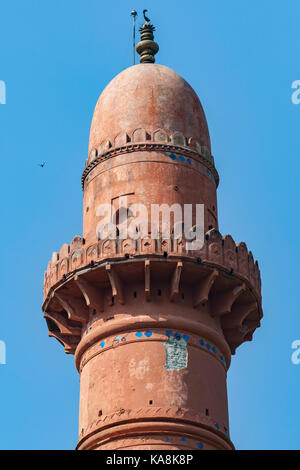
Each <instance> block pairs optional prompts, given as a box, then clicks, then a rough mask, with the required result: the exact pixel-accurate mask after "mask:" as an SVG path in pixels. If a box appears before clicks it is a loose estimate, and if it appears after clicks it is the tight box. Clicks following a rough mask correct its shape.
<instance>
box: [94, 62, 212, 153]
mask: <svg viewBox="0 0 300 470" xmlns="http://www.w3.org/2000/svg"><path fill="white" fill-rule="evenodd" d="M135 129H143V130H145V131H146V133H147V135H148V136H149V139H150V140H152V136H153V134H154V133H155V132H156V131H157V130H159V129H161V130H162V131H164V132H165V133H166V135H167V136H168V138H169V140H171V137H172V134H174V133H179V134H180V133H181V134H182V135H183V136H184V138H185V141H186V142H187V143H188V141H189V139H191V138H193V139H194V140H195V141H198V143H199V145H200V146H206V147H208V149H209V150H210V138H209V131H208V127H207V123H206V118H205V114H204V111H203V108H202V106H201V103H200V101H199V98H198V96H197V95H196V93H195V91H194V90H193V89H192V87H191V86H190V85H189V84H188V83H187V82H186V81H185V80H184V79H183V78H182V77H181V76H180V75H178V74H177V73H176V72H175V71H174V70H172V69H170V68H169V67H165V66H163V65H158V64H153V63H143V64H138V65H134V66H132V67H129V68H128V69H126V70H123V71H122V72H121V73H120V74H119V75H117V76H116V77H115V78H114V79H113V80H112V81H111V82H110V83H109V84H108V85H107V87H106V88H105V89H104V91H103V92H102V94H101V95H100V97H99V99H98V102H97V104H96V108H95V112H94V116H93V120H92V125H91V131H90V142H89V152H90V151H91V150H92V149H97V148H98V147H99V146H101V145H105V142H108V141H109V143H110V144H109V145H110V146H112V147H115V146H116V145H115V141H116V139H117V140H119V137H120V135H121V134H122V135H123V139H124V140H125V141H126V139H129V138H130V137H131V136H132V133H133V131H134V130H135ZM125 134H126V135H127V137H126V136H125ZM121 140H122V139H121ZM127 141H128V140H127Z"/></svg>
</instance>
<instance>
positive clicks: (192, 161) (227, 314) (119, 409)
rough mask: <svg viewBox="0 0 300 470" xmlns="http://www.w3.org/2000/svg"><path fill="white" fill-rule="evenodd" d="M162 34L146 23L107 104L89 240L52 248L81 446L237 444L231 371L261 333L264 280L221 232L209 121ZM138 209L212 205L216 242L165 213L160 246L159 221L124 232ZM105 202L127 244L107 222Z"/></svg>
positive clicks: (209, 214)
mask: <svg viewBox="0 0 300 470" xmlns="http://www.w3.org/2000/svg"><path fill="white" fill-rule="evenodd" d="M153 32H154V27H153V26H152V25H151V24H150V22H149V20H148V19H147V18H146V23H145V24H144V25H143V26H142V28H141V41H140V42H139V43H138V44H137V48H136V49H137V52H138V53H139V54H140V56H141V58H140V62H141V63H140V64H138V65H134V66H132V67H129V68H128V69H126V70H124V71H123V72H121V73H120V74H119V75H117V76H116V77H115V78H114V79H113V80H112V81H111V82H110V83H109V84H108V85H107V87H106V88H105V90H104V91H103V92H102V94H101V95H100V98H99V100H98V102H97V105H96V108H95V112H94V116H93V120H92V124H91V131H90V141H89V154H88V158H87V160H86V165H85V169H84V172H83V175H82V187H83V236H82V237H81V236H75V237H74V239H73V240H72V242H71V243H70V244H69V245H68V244H65V245H63V246H62V248H61V249H60V251H59V252H58V253H53V255H52V259H51V261H50V262H49V264H48V268H47V271H46V273H45V282H44V303H43V311H44V316H45V319H46V321H47V325H48V328H49V336H52V337H54V338H56V339H57V340H58V341H59V342H60V343H61V344H62V345H63V346H64V348H65V351H66V353H68V354H74V355H75V364H76V367H77V370H78V372H79V374H80V411H79V440H78V445H77V449H99V450H112V449H113V450H122V449H123V450H124V449H137V450H142V449H150V450H154V449H155V450H172V449H181V450H184V449H199V450H200V449H201V450H202V449H203V450H205V449H233V448H234V446H233V443H232V442H231V440H230V433H229V420H228V405H227V388H226V376H227V371H228V369H229V366H230V361H231V355H232V354H235V351H236V348H237V347H238V346H239V345H240V344H242V343H243V342H244V341H251V339H252V335H253V333H254V331H255V329H256V328H257V327H259V326H260V320H261V317H262V307H261V293H260V292H261V283H260V273H259V268H258V264H257V262H254V260H253V256H252V253H251V252H250V251H248V249H247V246H246V245H245V243H236V242H235V241H234V240H233V239H232V237H231V236H230V235H225V236H222V235H221V233H220V232H219V230H218V214H217V195H216V189H217V186H218V182H219V176H218V173H217V170H216V168H215V163H214V158H213V156H212V155H211V145H210V137H209V131H208V127H207V123H206V118H205V114H204V111H203V109H202V106H201V103H200V101H199V99H198V97H197V95H196V93H195V92H194V90H193V89H192V88H191V86H190V85H189V84H188V83H187V82H186V81H185V80H184V79H183V78H181V77H180V76H179V75H178V74H177V73H176V72H174V71H173V70H171V69H170V68H168V67H165V66H163V65H157V64H155V63H154V62H155V57H154V56H155V54H156V52H157V51H158V45H157V44H156V43H155V42H154V38H153ZM136 204H143V205H144V207H146V208H147V210H148V211H149V213H151V208H152V207H153V205H155V204H158V205H162V204H165V205H166V206H165V207H172V206H173V205H174V204H177V205H179V207H181V208H182V209H183V208H184V205H185V204H186V205H188V204H189V205H192V206H193V207H194V206H196V205H197V204H198V205H204V231H205V236H204V243H203V245H202V246H199V248H198V249H196V250H195V249H190V248H189V245H187V243H186V242H187V240H186V232H184V234H183V235H182V236H181V237H178V236H177V235H176V236H175V233H177V232H175V230H174V224H175V222H174V220H175V219H172V220H173V225H172V223H171V229H172V230H171V236H170V237H168V236H166V234H165V230H164V228H163V223H164V220H163V219H162V218H160V219H159V223H158V226H157V227H156V228H157V231H158V236H157V237H156V238H154V237H153V233H152V231H151V229H152V224H151V223H150V224H149V226H148V225H147V230H146V233H145V231H144V232H143V233H142V235H141V233H140V232H141V231H140V227H139V226H138V224H137V225H136V231H135V232H136V236H134V233H133V232H131V236H129V235H128V237H127V238H125V239H124V238H122V237H121V236H120V232H121V224H124V221H125V224H128V223H129V222H130V221H132V220H134V215H135V214H134V213H133V212H134V211H133V210H132V207H136V206H134V205H136ZM202 207H203V206H202ZM103 208H111V209H108V210H111V212H112V213H111V221H112V222H113V223H115V224H116V225H117V226H118V229H117V230H116V236H115V237H114V236H112V233H111V231H110V227H111V226H110V225H109V224H108V225H107V226H105V224H104V223H103V224H102V225H101V221H103V215H104V213H103ZM151 222H153V221H152V220H151ZM180 224H181V225H183V221H181V222H180ZM194 224H195V217H194V216H193V221H192V226H193V227H194ZM105 229H106V232H105ZM105 233H106V234H105Z"/></svg>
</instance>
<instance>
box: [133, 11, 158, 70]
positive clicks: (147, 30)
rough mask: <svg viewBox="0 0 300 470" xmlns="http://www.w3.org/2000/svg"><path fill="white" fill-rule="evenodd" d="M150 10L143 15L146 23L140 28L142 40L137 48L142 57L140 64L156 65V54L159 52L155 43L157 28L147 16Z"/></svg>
mask: <svg viewBox="0 0 300 470" xmlns="http://www.w3.org/2000/svg"><path fill="white" fill-rule="evenodd" d="M147 11H148V10H143V15H144V18H145V21H146V22H145V23H144V24H143V26H142V27H141V28H140V32H141V40H140V42H139V43H138V44H137V46H136V51H137V53H138V54H139V55H140V63H141V64H145V63H149V64H154V62H155V57H154V56H155V54H156V53H157V52H158V50H159V47H158V44H157V43H156V42H154V34H153V32H154V31H155V27H154V26H153V25H152V24H150V18H148V17H147V16H146V12H147Z"/></svg>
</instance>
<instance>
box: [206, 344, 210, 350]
mask: <svg viewBox="0 0 300 470" xmlns="http://www.w3.org/2000/svg"><path fill="white" fill-rule="evenodd" d="M206 347H207V349H208V351H209V350H210V344H209V343H206Z"/></svg>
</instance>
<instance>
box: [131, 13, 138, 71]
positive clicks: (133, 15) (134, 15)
mask: <svg viewBox="0 0 300 470" xmlns="http://www.w3.org/2000/svg"><path fill="white" fill-rule="evenodd" d="M130 15H131V16H132V17H133V65H134V64H135V17H136V16H137V12H136V11H135V10H132V12H131V13H130Z"/></svg>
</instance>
